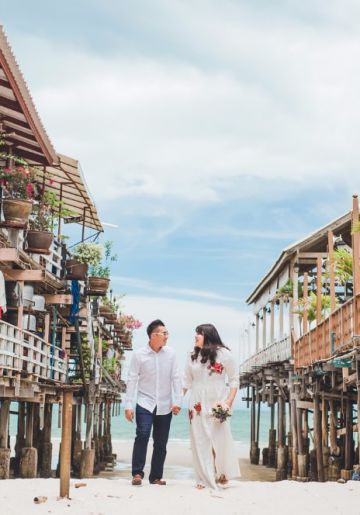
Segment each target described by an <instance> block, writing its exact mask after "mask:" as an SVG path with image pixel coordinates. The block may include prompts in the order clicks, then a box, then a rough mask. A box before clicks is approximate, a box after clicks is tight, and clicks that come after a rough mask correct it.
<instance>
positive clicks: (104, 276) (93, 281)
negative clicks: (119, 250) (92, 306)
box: [88, 241, 117, 296]
mask: <svg viewBox="0 0 360 515" xmlns="http://www.w3.org/2000/svg"><path fill="white" fill-rule="evenodd" d="M112 247H113V242H112V241H106V242H105V243H104V258H103V260H100V261H99V262H98V263H97V264H94V265H91V267H90V277H89V279H88V281H89V282H88V285H89V287H88V294H89V295H101V296H103V295H106V292H107V290H108V287H109V283H110V265H111V262H113V261H116V260H117V256H116V255H115V254H112Z"/></svg>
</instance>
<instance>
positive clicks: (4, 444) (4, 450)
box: [0, 399, 10, 479]
mask: <svg viewBox="0 0 360 515" xmlns="http://www.w3.org/2000/svg"><path fill="white" fill-rule="evenodd" d="M9 415H10V400H9V399H4V400H2V401H1V407H0V479H8V478H9V477H10V449H9V445H8V435H9Z"/></svg>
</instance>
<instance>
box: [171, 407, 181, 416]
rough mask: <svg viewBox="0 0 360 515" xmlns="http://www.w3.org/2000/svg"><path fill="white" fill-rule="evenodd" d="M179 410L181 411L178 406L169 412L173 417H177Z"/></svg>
mask: <svg viewBox="0 0 360 515" xmlns="http://www.w3.org/2000/svg"><path fill="white" fill-rule="evenodd" d="M180 410H181V408H180V406H173V407H172V408H171V411H172V413H173V415H177V414H178V413H179V411H180Z"/></svg>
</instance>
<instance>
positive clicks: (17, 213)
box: [1, 198, 33, 229]
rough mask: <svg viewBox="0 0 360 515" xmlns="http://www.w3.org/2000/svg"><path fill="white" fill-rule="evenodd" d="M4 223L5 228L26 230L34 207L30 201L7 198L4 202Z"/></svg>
mask: <svg viewBox="0 0 360 515" xmlns="http://www.w3.org/2000/svg"><path fill="white" fill-rule="evenodd" d="M2 207H3V213H4V221H3V222H2V224H1V225H2V226H3V227H13V228H14V229H25V227H26V225H27V223H28V220H29V216H30V213H31V210H32V207H33V203H32V202H31V201H30V200H22V199H17V198H6V199H4V200H3V202H2Z"/></svg>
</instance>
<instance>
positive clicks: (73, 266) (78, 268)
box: [65, 259, 88, 281]
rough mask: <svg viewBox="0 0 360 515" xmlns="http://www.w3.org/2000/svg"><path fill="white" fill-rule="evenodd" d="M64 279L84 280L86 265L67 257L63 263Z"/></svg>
mask: <svg viewBox="0 0 360 515" xmlns="http://www.w3.org/2000/svg"><path fill="white" fill-rule="evenodd" d="M65 268H66V279H77V280H78V281H85V279H86V275H87V271H88V265H87V264H86V263H80V262H79V261H77V260H76V259H68V260H67V261H66V263H65Z"/></svg>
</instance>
